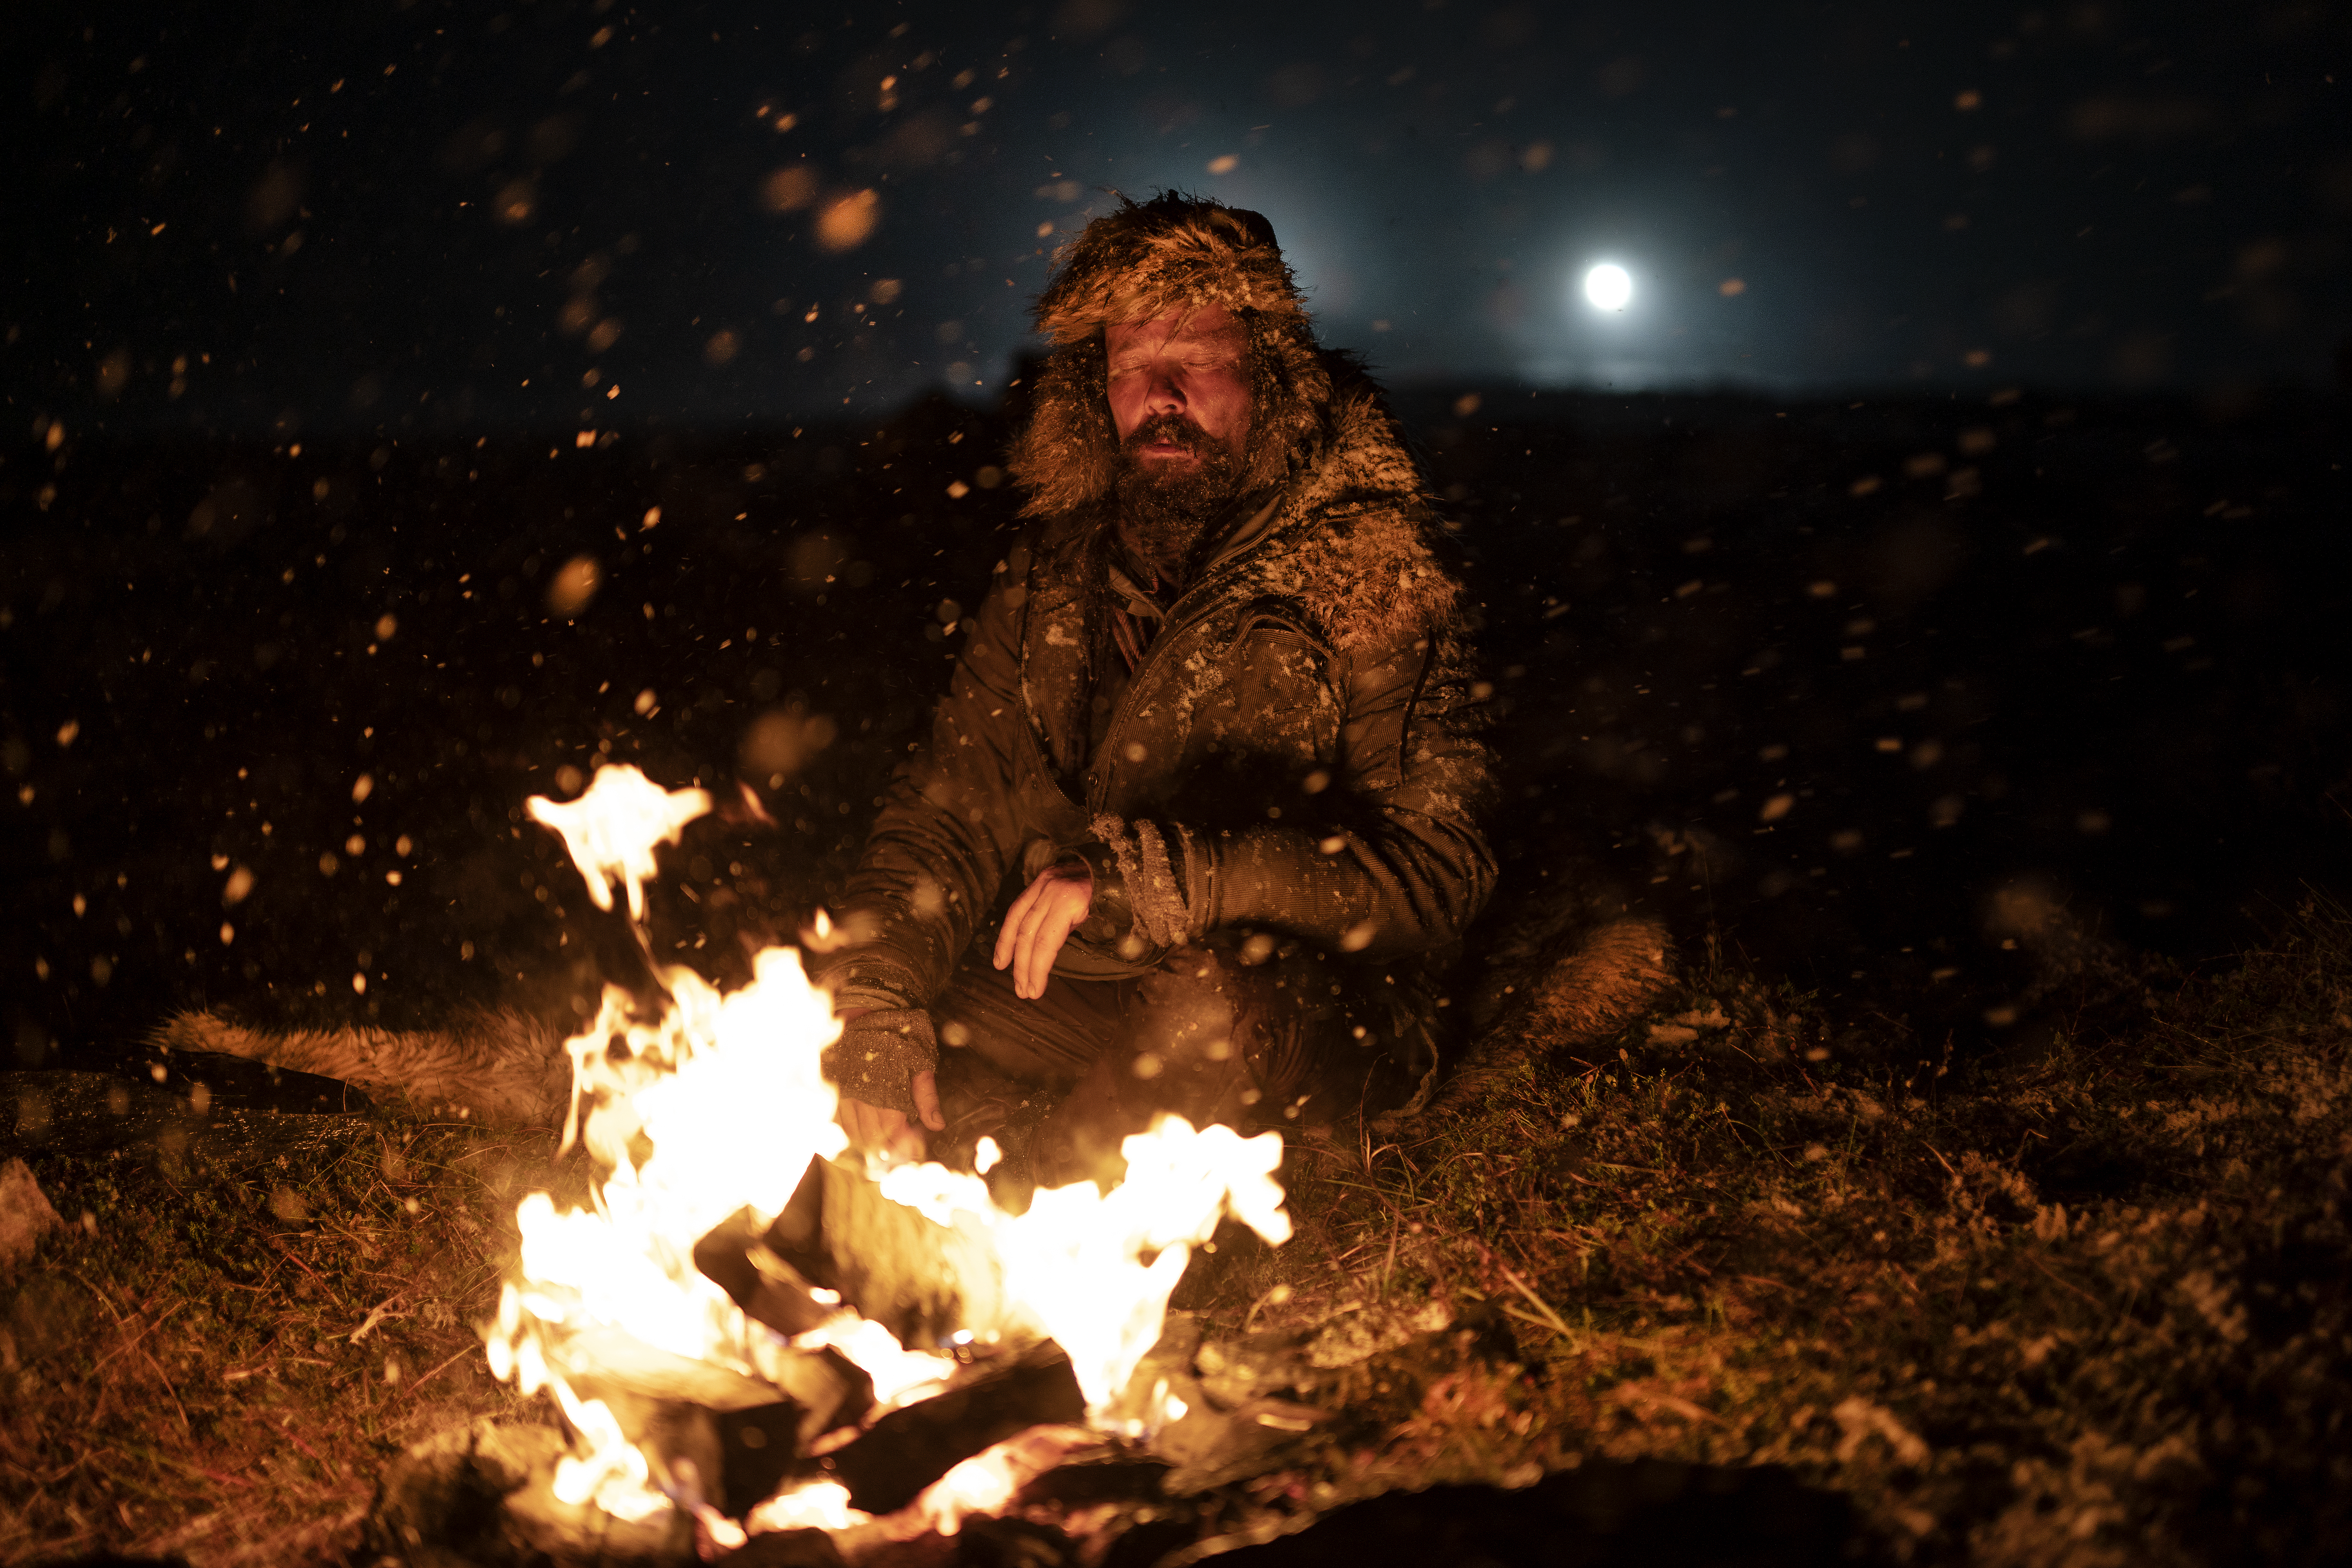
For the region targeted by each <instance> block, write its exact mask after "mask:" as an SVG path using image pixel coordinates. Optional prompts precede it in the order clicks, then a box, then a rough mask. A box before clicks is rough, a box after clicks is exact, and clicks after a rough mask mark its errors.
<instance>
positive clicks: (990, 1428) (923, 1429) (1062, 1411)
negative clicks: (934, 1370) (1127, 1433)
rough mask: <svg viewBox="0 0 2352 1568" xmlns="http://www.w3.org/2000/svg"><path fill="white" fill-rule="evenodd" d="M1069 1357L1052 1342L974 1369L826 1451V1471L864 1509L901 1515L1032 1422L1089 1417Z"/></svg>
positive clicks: (1042, 1423)
mask: <svg viewBox="0 0 2352 1568" xmlns="http://www.w3.org/2000/svg"><path fill="white" fill-rule="evenodd" d="M1086 1414H1087V1400H1086V1395H1085V1394H1084V1393H1083V1392H1081V1391H1080V1389H1079V1387H1078V1380H1077V1374H1076V1372H1075V1371H1074V1370H1073V1369H1072V1368H1071V1365H1070V1358H1069V1357H1068V1356H1066V1355H1065V1354H1063V1353H1062V1351H1061V1349H1060V1347H1059V1346H1056V1345H1055V1344H1053V1343H1052V1342H1046V1343H1044V1344H1041V1345H1038V1346H1036V1347H1034V1349H1032V1350H1031V1351H1029V1352H1027V1353H1025V1354H1023V1355H1019V1356H1008V1357H1003V1358H1001V1359H999V1360H997V1361H995V1362H992V1363H984V1364H982V1366H979V1367H976V1368H974V1369H973V1370H972V1372H971V1374H970V1375H969V1376H967V1377H961V1378H959V1379H958V1380H957V1381H956V1383H955V1384H953V1385H951V1386H950V1388H949V1389H948V1391H947V1392H946V1393H944V1394H934V1395H932V1396H931V1397H930V1398H929V1399H925V1400H922V1401H919V1403H917V1404H913V1405H906V1406H903V1407H902V1408H900V1409H898V1410H893V1411H891V1412H890V1413H889V1414H888V1415H885V1416H883V1417H882V1418H881V1419H880V1420H878V1421H877V1422H875V1423H874V1425H873V1426H871V1427H869V1428H868V1429H867V1430H866V1432H865V1433H864V1434H863V1435H862V1436H859V1437H858V1438H857V1439H856V1441H854V1442H851V1443H849V1444H846V1445H845V1446H844V1447H841V1448H839V1449H836V1450H835V1452H833V1453H831V1454H828V1455H827V1456H825V1458H824V1460H823V1461H822V1466H823V1470H824V1473H825V1474H826V1475H827V1476H829V1477H830V1479H834V1480H836V1481H839V1482H840V1483H841V1484H842V1485H843V1486H845V1487H846V1488H848V1489H849V1501H850V1505H851V1506H852V1507H854V1508H856V1509H860V1510H863V1511H865V1512H866V1513H874V1514H883V1513H895V1512H897V1511H898V1510H900V1509H902V1508H904V1507H906V1506H907V1505H908V1503H911V1502H913V1501H914V1500H915V1499H916V1497H917V1495H918V1494H919V1493H920V1492H921V1491H922V1490H923V1489H924V1488H926V1487H928V1486H929V1485H930V1484H931V1483H932V1482H933V1481H936V1480H938V1479H940V1477H941V1476H944V1475H946V1474H947V1473H948V1472H949V1471H950V1470H951V1469H953V1468H955V1467H956V1466H957V1465H959V1464H961V1462H962V1461H964V1460H965V1459H968V1458H971V1457H972V1456H973V1455H975V1454H977V1453H979V1452H981V1450H982V1449H984V1448H987V1447H992V1446H993V1445H995V1444H997V1443H1001V1442H1003V1440H1004V1439H1006V1438H1008V1437H1011V1436H1013V1435H1014V1434H1016V1433H1019V1432H1022V1431H1025V1430H1026V1429H1028V1428H1029V1427H1032V1426H1066V1425H1072V1424H1075V1423H1077V1422H1081V1421H1083V1420H1085V1419H1086Z"/></svg>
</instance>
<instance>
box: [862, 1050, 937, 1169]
mask: <svg viewBox="0 0 2352 1568" xmlns="http://www.w3.org/2000/svg"><path fill="white" fill-rule="evenodd" d="M909 1087H910V1088H911V1089H913V1090H914V1095H915V1119H911V1120H910V1119H909V1118H908V1115H907V1113H906V1112H905V1111H903V1110H891V1109H890V1108H889V1107H888V1106H887V1105H868V1104H866V1102H865V1101H864V1100H850V1099H848V1098H846V1097H845V1098H844V1099H843V1100H842V1102H841V1111H840V1115H839V1118H838V1120H839V1121H840V1122H841V1130H842V1131H844V1132H846V1133H848V1134H849V1142H851V1144H852V1145H854V1146H855V1147H856V1148H859V1149H865V1150H870V1151H877V1152H884V1153H888V1154H893V1155H896V1156H897V1157H898V1158H899V1159H901V1160H919V1159H921V1158H922V1157H923V1155H924V1153H925V1152H926V1150H927V1149H928V1147H929V1142H930V1141H929V1139H928V1138H927V1137H925V1136H924V1132H923V1129H924V1128H927V1127H928V1128H929V1129H930V1130H931V1131H933V1132H937V1131H940V1129H941V1128H943V1127H945V1126H946V1125H947V1124H948V1123H947V1118H946V1117H944V1116H941V1115H940V1083H939V1077H938V1075H937V1074H935V1073H928V1072H919V1073H917V1074H916V1075H915V1080H914V1082H913V1084H912V1085H910V1086H909Z"/></svg>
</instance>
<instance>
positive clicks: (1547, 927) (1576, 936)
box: [1429, 878, 1674, 1115]
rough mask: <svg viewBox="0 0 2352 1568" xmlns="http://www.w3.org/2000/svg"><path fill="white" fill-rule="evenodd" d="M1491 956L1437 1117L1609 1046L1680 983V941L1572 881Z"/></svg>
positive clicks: (1558, 887) (1510, 927)
mask: <svg viewBox="0 0 2352 1568" xmlns="http://www.w3.org/2000/svg"><path fill="white" fill-rule="evenodd" d="M1490 924H1491V925H1492V926H1495V927H1499V928H1500V931H1501V934H1500V935H1499V936H1498V937H1497V939H1496V941H1495V942H1492V943H1491V945H1490V946H1489V948H1488V950H1487V954H1486V957H1487V963H1488V973H1487V974H1486V978H1485V979H1484V980H1483V981H1482V982H1481V984H1478V985H1477V986H1476V987H1475V988H1474V992H1473V994H1472V995H1471V997H1470V999H1469V1001H1470V1006H1469V1016H1470V1024H1471V1028H1472V1031H1473V1033H1472V1037H1471V1039H1470V1043H1469V1045H1468V1046H1467V1047H1465V1049H1464V1051H1463V1052H1462V1055H1461V1056H1460V1058H1458V1059H1457V1060H1456V1061H1455V1062H1454V1064H1453V1066H1452V1069H1451V1071H1450V1072H1449V1074H1448V1076H1447V1077H1446V1079H1445V1080H1444V1084H1443V1085H1442V1086H1441V1087H1440V1088H1439V1089H1438V1090H1437V1093H1436V1094H1435V1096H1434V1097H1433V1099H1432V1100H1431V1101H1430V1106H1429V1113H1430V1114H1432V1115H1443V1114H1445V1113H1448V1112H1453V1111H1459V1110H1466V1109H1468V1108H1469V1107H1471V1106H1473V1105H1475V1104H1476V1103H1477V1102H1478V1101H1479V1100H1482V1099H1483V1098H1484V1097H1485V1096H1486V1095H1487V1094H1488V1093H1490V1092H1491V1091H1492V1090H1493V1089H1494V1086H1495V1084H1496V1080H1497V1079H1500V1078H1502V1077H1503V1075H1505V1074H1506V1073H1507V1072H1509V1071H1510V1070H1511V1069H1512V1068H1516V1067H1517V1066H1518V1065H1519V1064H1521V1063H1523V1062H1528V1061H1532V1060H1536V1059H1538V1058H1543V1057H1546V1056H1549V1055H1551V1054H1552V1053H1554V1052H1558V1051H1564V1050H1570V1049H1573V1048H1574V1047H1578V1046H1586V1045H1591V1044H1593V1043H1595V1042H1597V1041H1600V1040H1602V1039H1605V1038H1607V1037H1609V1036H1611V1035H1612V1034H1614V1033H1616V1032H1617V1031H1618V1030H1619V1029H1621V1028H1622V1027H1624V1026H1626V1025H1627V1024H1628V1023H1630V1022H1632V1021H1633V1019H1634V1018H1636V1017H1639V1016H1641V1014H1642V1012H1643V1009H1645V1008H1646V1007H1648V1006H1649V1005H1650V1004H1651V1002H1653V1001H1654V999H1655V998H1656V997H1657V996H1658V994H1660V993H1661V992H1663V991H1664V990H1665V988H1666V987H1667V986H1668V985H1670V984H1673V982H1674V939H1673V938H1672V937H1671V936H1669V935H1668V934H1667V932H1666V928H1665V926H1664V924H1663V923H1662V922H1661V921H1658V920H1656V919H1654V917H1651V916H1648V915H1641V914H1631V913H1627V912H1625V910H1624V907H1623V905H1622V903H1618V902H1617V901H1616V900H1613V899H1607V898H1599V897H1595V896H1590V895H1588V894H1587V893H1585V892H1581V891H1579V890H1578V884H1577V882H1576V881H1575V880H1574V879H1566V878H1563V879H1561V881H1560V882H1559V883H1557V884H1555V885H1554V888H1553V889H1547V890H1546V891H1545V892H1542V893H1539V894H1538V895H1536V896H1535V897H1534V898H1533V899H1531V900H1528V903H1527V904H1526V906H1525V907H1523V908H1521V909H1520V910H1517V911H1515V912H1514V915H1513V918H1511V919H1509V920H1508V921H1507V922H1505V921H1494V922H1490Z"/></svg>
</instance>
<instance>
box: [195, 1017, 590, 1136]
mask: <svg viewBox="0 0 2352 1568" xmlns="http://www.w3.org/2000/svg"><path fill="white" fill-rule="evenodd" d="M570 1033H571V1031H570V1030H569V1029H567V1028H563V1027H560V1026H556V1025H554V1024H552V1023H551V1022H550V1021H548V1020H546V1019H542V1018H539V1017H535V1016H531V1015H530V1014H527V1013H522V1012H520V1011H517V1010H515V1009H513V1008H508V1007H499V1008H488V1007H478V1008H468V1009H465V1010H463V1011H460V1012H458V1013H457V1014H455V1015H453V1016H451V1018H450V1019H449V1021H448V1023H446V1025H444V1026H441V1027H439V1028H434V1029H384V1028H377V1027H374V1026H368V1025H352V1026H345V1027H341V1028H313V1029H297V1028H268V1027H260V1026H252V1025H247V1024H242V1023H238V1022H236V1021H235V1020H234V1019H230V1018H226V1017H224V1016H221V1015H220V1014H217V1013H179V1014H175V1015H173V1016H172V1017H170V1018H168V1019H166V1020H164V1022H163V1024H162V1025H161V1026H159V1027H158V1028H157V1029H156V1030H155V1032H154V1034H153V1035H152V1036H151V1037H149V1043H150V1044H152V1045H155V1046H159V1047H163V1049H165V1050H177V1051H220V1052H224V1053H226V1055H229V1056H233V1057H243V1058H247V1060H249V1061H257V1062H267V1063H268V1064H269V1065H270V1066H271V1067H278V1068H289V1069H290V1070H292V1071H295V1072H308V1073H317V1074H319V1075H320V1077H322V1078H331V1079H340V1080H341V1081H342V1082H344V1083H349V1084H356V1085H357V1086H359V1087H360V1088H361V1089H365V1090H367V1091H368V1093H370V1094H371V1095H374V1096H376V1097H378V1098H379V1099H383V1100H393V1101H395V1102H399V1103H401V1104H403V1105H404V1106H405V1107H406V1108H408V1109H410V1110H415V1111H417V1112H420V1113H424V1114H428V1115H437V1114H451V1113H454V1114H456V1115H458V1116H461V1117H465V1118H467V1119H468V1120H471V1121H480V1122H484V1123H487V1124H489V1125H493V1126H509V1127H553V1126H558V1125H560V1124H561V1123H562V1121H563V1116H564V1112H565V1110H566V1109H567V1108H568V1107H569V1105H570V1104H571V1099H572V1058H570V1057H569V1056H568V1055H566V1054H565V1052H564V1049H563V1042H564V1040H565V1039H566V1038H567V1037H568V1036H569V1035H570Z"/></svg>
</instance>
